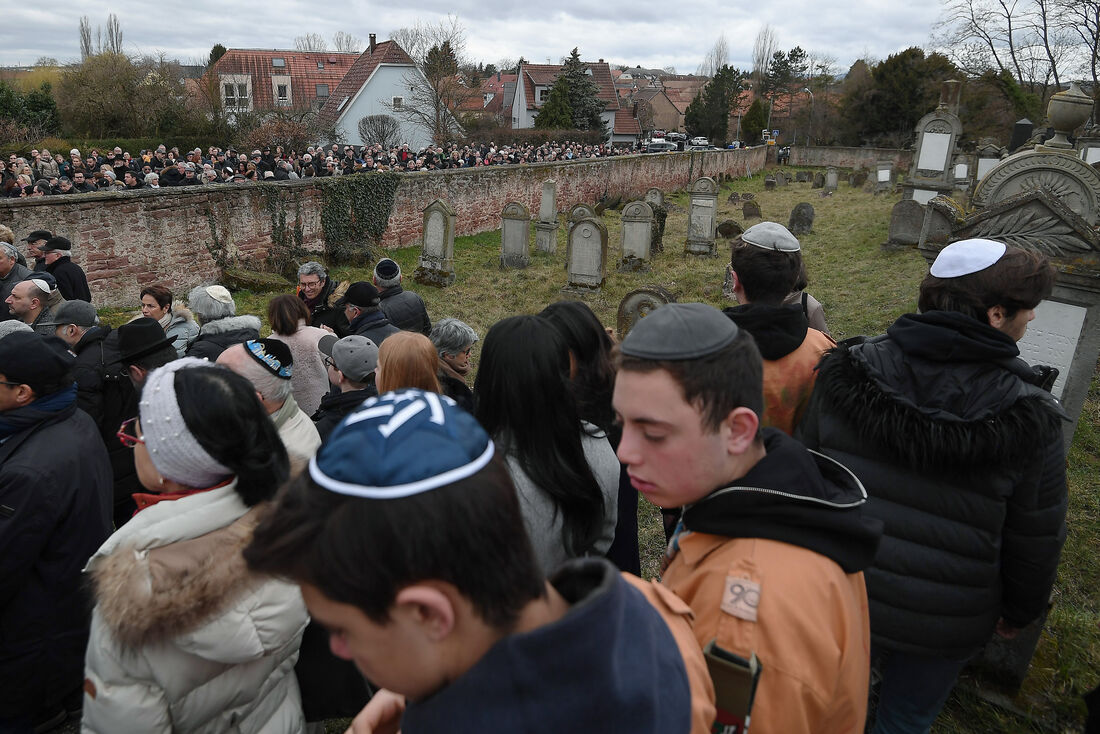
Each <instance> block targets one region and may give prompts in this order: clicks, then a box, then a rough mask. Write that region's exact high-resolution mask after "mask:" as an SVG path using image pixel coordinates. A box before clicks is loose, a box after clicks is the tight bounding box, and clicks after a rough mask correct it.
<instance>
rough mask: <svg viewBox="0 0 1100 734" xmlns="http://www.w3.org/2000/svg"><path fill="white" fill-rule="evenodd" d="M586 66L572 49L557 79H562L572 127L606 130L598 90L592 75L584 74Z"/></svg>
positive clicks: (601, 101) (602, 105) (602, 103)
mask: <svg viewBox="0 0 1100 734" xmlns="http://www.w3.org/2000/svg"><path fill="white" fill-rule="evenodd" d="M587 68H588V67H587V66H586V65H585V63H584V62H583V61H581V56H580V54H579V53H578V52H577V49H576V48H574V49H573V52H572V53H571V54H569V58H568V59H566V60H565V63H564V64H562V67H561V75H560V76H559V77H558V78H559V79H562V78H564V79H565V84H566V90H567V94H568V99H569V109H570V110H571V111H572V113H573V125H572V126H573V127H574V128H576V129H578V130H602V131H604V132H605V133H606V132H607V128H606V126H605V125H604V123H603V119H602V118H601V117H600V113H602V112H603V109H604V102H603V100H601V99H600V98H599V93H600V88H599V87H598V86H597V85H596V82H594V81H592V75H591V74H588V73H586V70H587Z"/></svg>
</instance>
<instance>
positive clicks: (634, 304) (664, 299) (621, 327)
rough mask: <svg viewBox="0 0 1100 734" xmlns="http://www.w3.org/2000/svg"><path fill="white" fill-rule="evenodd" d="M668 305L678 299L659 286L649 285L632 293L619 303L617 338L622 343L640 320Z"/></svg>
mask: <svg viewBox="0 0 1100 734" xmlns="http://www.w3.org/2000/svg"><path fill="white" fill-rule="evenodd" d="M667 303H676V297H675V296H673V295H672V294H671V293H669V292H668V291H667V290H665V289H664V288H662V287H661V286H659V285H647V286H645V287H644V288H639V289H637V290H634V291H630V293H627V294H626V295H625V296H623V300H622V301H620V302H619V312H618V318H617V319H616V321H615V332H616V333H615V336H617V337H618V338H619V341H622V340H623V339H624V338H625V337H626V335H627V334H629V333H630V330H631V329H632V328H634V324H636V323H638V320H639V319H644V318H645V317H646V316H648V315H649V314H650V313H652V312H653V311H654V310H656V309H658V308H660V307H661V306H664V305H665V304H667Z"/></svg>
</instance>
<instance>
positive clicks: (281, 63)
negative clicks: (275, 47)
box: [271, 58, 286, 68]
mask: <svg viewBox="0 0 1100 734" xmlns="http://www.w3.org/2000/svg"><path fill="white" fill-rule="evenodd" d="M271 65H272V66H275V67H279V68H282V67H284V66H286V59H279V58H275V59H272V60H271Z"/></svg>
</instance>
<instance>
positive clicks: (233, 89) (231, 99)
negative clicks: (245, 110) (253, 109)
mask: <svg viewBox="0 0 1100 734" xmlns="http://www.w3.org/2000/svg"><path fill="white" fill-rule="evenodd" d="M224 87H225V89H224V91H225V106H226V107H236V106H237V85H236V84H226V85H224Z"/></svg>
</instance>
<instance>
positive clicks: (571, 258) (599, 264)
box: [563, 218, 607, 291]
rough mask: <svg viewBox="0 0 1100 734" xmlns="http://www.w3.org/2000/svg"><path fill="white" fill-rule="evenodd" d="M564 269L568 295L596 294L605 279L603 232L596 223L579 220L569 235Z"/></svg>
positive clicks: (599, 221) (605, 247)
mask: <svg viewBox="0 0 1100 734" xmlns="http://www.w3.org/2000/svg"><path fill="white" fill-rule="evenodd" d="M565 267H566V270H567V271H568V272H569V283H568V285H566V286H565V288H563V290H568V291H598V290H599V289H600V287H601V286H602V285H603V281H604V278H605V277H606V275H607V228H606V227H605V226H604V225H603V222H602V221H601V220H599V219H595V218H592V219H582V220H581V221H579V222H577V223H576V224H575V225H574V226H573V230H572V231H571V232H570V233H569V246H568V247H567V248H566V254H565Z"/></svg>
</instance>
